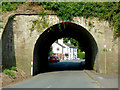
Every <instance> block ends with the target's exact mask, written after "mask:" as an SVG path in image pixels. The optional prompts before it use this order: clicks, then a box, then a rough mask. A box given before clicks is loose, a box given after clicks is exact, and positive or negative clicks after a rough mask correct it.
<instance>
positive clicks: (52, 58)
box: [49, 56, 57, 62]
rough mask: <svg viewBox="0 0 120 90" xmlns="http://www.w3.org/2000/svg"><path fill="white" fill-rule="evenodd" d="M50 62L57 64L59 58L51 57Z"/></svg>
mask: <svg viewBox="0 0 120 90" xmlns="http://www.w3.org/2000/svg"><path fill="white" fill-rule="evenodd" d="M49 62H57V57H55V56H51V57H50V58H49Z"/></svg>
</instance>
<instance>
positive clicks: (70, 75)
mask: <svg viewBox="0 0 120 90" xmlns="http://www.w3.org/2000/svg"><path fill="white" fill-rule="evenodd" d="M82 64H83V63H82ZM82 64H81V63H80V62H77V61H76V62H71V61H62V62H59V63H50V69H51V72H47V73H42V74H39V75H37V76H34V77H33V78H32V79H29V80H25V81H23V82H19V83H16V84H13V85H9V86H7V87H6V88H100V86H99V84H98V83H97V82H96V81H94V80H93V79H92V78H90V77H89V76H88V75H87V74H86V73H85V72H84V70H82V69H83V66H82V67H81V66H80V65H82ZM54 68H56V69H54Z"/></svg>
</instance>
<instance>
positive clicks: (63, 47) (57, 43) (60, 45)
mask: <svg viewBox="0 0 120 90" xmlns="http://www.w3.org/2000/svg"><path fill="white" fill-rule="evenodd" d="M57 44H58V45H60V46H61V47H63V48H65V47H64V46H63V45H61V44H60V43H57Z"/></svg>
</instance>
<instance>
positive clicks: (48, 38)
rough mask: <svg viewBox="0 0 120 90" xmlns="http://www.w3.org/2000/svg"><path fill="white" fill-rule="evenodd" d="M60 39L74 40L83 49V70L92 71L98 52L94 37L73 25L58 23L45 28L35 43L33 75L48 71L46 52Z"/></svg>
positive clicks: (78, 26) (80, 27)
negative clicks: (68, 38) (69, 38)
mask: <svg viewBox="0 0 120 90" xmlns="http://www.w3.org/2000/svg"><path fill="white" fill-rule="evenodd" d="M62 37H71V38H74V39H76V40H77V41H78V42H79V43H81V44H82V46H84V47H85V52H86V54H85V57H86V58H85V59H86V60H85V63H86V64H85V68H86V69H89V70H92V69H93V66H94V62H95V58H96V55H97V52H98V46H97V43H96V41H95V39H94V37H93V36H92V35H91V34H90V33H89V32H88V31H87V30H86V29H85V28H84V27H82V26H80V25H77V24H75V23H59V24H56V25H53V26H51V27H49V28H47V29H46V30H45V31H44V32H43V33H42V34H41V35H40V36H39V38H38V40H37V41H36V44H35V48H34V52H33V75H36V74H39V73H42V72H47V71H48V69H49V66H48V52H49V49H50V46H51V45H52V43H54V42H55V41H56V40H57V39H59V38H62Z"/></svg>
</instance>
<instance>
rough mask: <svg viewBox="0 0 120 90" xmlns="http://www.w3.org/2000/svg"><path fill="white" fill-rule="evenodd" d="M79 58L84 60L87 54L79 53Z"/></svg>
mask: <svg viewBox="0 0 120 90" xmlns="http://www.w3.org/2000/svg"><path fill="white" fill-rule="evenodd" d="M77 58H80V59H84V58H85V53H83V52H78V53H77Z"/></svg>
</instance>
